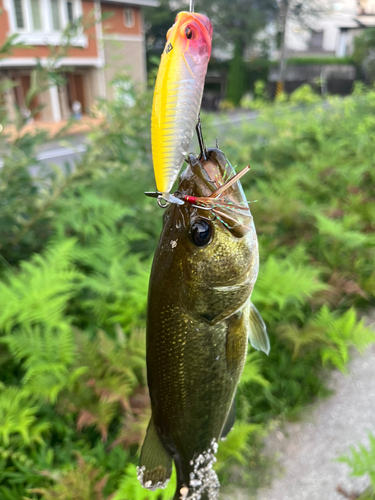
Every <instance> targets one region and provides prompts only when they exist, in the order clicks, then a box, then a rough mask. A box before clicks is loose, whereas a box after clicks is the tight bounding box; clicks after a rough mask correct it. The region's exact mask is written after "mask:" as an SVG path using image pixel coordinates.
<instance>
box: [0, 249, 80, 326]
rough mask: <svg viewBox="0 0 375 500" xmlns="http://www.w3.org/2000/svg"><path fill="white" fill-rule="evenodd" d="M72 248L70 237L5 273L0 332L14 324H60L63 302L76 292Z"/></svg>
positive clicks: (0, 299) (0, 290) (0, 295)
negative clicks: (17, 270) (15, 271)
mask: <svg viewBox="0 0 375 500" xmlns="http://www.w3.org/2000/svg"><path fill="white" fill-rule="evenodd" d="M74 247H75V241H74V240H72V239H70V240H65V241H64V242H60V243H57V244H55V245H53V246H51V247H50V248H49V249H48V250H47V251H46V252H45V253H44V254H42V255H34V257H33V258H32V259H31V260H30V261H29V262H22V263H21V266H20V270H19V272H18V273H14V272H13V273H11V272H7V273H5V276H4V281H3V282H2V283H0V303H1V304H2V308H1V310H0V332H1V331H3V332H7V333H9V332H10V331H11V329H12V328H13V327H14V326H16V325H17V324H23V325H33V324H35V323H37V322H41V323H43V324H45V325H46V326H47V325H48V326H49V327H53V326H59V325H60V324H61V323H64V321H65V318H64V313H65V311H66V307H67V302H68V300H69V299H71V298H72V297H73V296H74V295H75V294H76V293H77V291H76V286H75V285H76V283H77V281H78V280H79V279H80V278H81V275H80V273H79V272H78V271H77V270H76V269H75V268H74V267H73V264H72V261H73V258H74V254H75V249H74Z"/></svg>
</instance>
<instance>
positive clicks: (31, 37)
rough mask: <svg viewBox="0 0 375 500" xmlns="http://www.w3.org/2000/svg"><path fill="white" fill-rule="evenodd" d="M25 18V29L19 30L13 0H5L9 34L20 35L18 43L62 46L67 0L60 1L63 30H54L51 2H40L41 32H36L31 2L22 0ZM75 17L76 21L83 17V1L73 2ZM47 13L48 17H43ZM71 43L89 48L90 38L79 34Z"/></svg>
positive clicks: (45, 0) (47, 0) (73, 0)
mask: <svg viewBox="0 0 375 500" xmlns="http://www.w3.org/2000/svg"><path fill="white" fill-rule="evenodd" d="M21 2H22V11H23V17H24V20H23V21H24V28H18V27H17V22H16V13H15V5H14V1H13V0H4V8H5V9H6V11H7V12H8V19H9V28H10V29H9V33H8V35H13V34H19V37H18V38H17V41H19V42H24V43H26V44H28V45H48V44H50V45H60V43H61V34H62V31H63V30H64V29H65V28H66V26H67V24H68V12H67V6H66V0H59V13H60V20H61V29H60V30H58V31H56V30H54V29H53V21H52V9H51V3H50V1H49V0H39V8H40V16H41V22H42V29H41V30H38V31H36V30H34V28H33V24H32V12H31V2H30V0H21ZM72 2H73V15H74V18H75V19H79V18H80V17H81V16H82V0H72ZM44 13H46V15H43V14H44ZM70 43H71V44H72V45H73V46H75V47H84V48H87V47H88V38H87V36H86V35H84V34H83V33H79V34H78V35H77V36H76V37H74V38H73V39H72V40H71V41H70Z"/></svg>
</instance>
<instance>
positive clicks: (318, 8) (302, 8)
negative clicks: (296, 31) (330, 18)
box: [278, 0, 330, 91]
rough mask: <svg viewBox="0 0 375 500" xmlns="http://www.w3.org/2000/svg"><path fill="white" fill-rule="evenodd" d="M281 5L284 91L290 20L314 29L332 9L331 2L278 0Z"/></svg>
mask: <svg viewBox="0 0 375 500" xmlns="http://www.w3.org/2000/svg"><path fill="white" fill-rule="evenodd" d="M278 4H279V22H278V24H279V26H278V35H279V40H280V63H279V90H281V91H282V90H283V87H284V81H285V76H286V43H285V33H286V31H287V23H288V20H294V21H298V22H299V24H300V25H301V26H303V27H305V28H312V27H313V26H314V25H315V24H316V21H317V19H319V17H321V16H322V15H323V14H325V13H327V12H328V10H329V7H330V3H329V0H309V1H308V2H306V1H301V0H278Z"/></svg>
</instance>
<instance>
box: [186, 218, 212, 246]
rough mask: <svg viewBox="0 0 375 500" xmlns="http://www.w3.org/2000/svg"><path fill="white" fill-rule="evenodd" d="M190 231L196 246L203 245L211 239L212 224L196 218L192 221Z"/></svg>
mask: <svg viewBox="0 0 375 500" xmlns="http://www.w3.org/2000/svg"><path fill="white" fill-rule="evenodd" d="M190 233H191V238H192V240H193V243H194V244H195V245H196V246H197V247H204V246H206V245H208V243H210V241H211V238H212V225H211V224H210V223H209V222H207V221H205V220H203V219H197V220H195V221H194V222H193V224H192V226H191V229H190Z"/></svg>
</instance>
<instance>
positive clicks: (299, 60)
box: [287, 57, 353, 66]
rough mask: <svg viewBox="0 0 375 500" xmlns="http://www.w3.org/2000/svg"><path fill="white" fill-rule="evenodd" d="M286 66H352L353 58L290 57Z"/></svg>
mask: <svg viewBox="0 0 375 500" xmlns="http://www.w3.org/2000/svg"><path fill="white" fill-rule="evenodd" d="M287 64H288V66H293V65H295V66H308V65H310V64H311V65H312V64H317V65H319V66H322V65H324V66H325V65H331V64H335V65H337V64H338V65H343V64H353V58H351V57H290V58H289V59H288V60H287Z"/></svg>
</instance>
